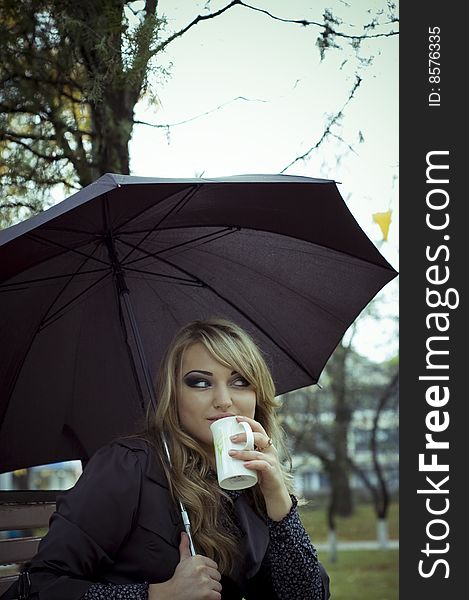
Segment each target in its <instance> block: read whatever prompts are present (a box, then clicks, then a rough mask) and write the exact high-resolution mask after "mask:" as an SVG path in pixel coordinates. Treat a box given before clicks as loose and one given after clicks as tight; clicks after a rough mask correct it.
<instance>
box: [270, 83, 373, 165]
mask: <svg viewBox="0 0 469 600" xmlns="http://www.w3.org/2000/svg"><path fill="white" fill-rule="evenodd" d="M361 82H362V78H361V77H359V76H357V78H356V80H355V84H354V86H353V88H352V90H351V91H350V94H349V96H348V98H347V100H346V102H345V104H344V105H343V106H342V108H341V109H340V110H339V112H337V113H336V114H335V115H334V116H333V117H332V119H331V120H330V121H329V124H328V125H327V127H326V129H325V130H324V131H323V133H322V135H321V137H320V138H319V140H318V141H317V142H316V144H315V145H314V146H312V147H311V148H309V150H307V151H306V152H305V153H304V154H302V155H301V156H297V157H296V158H295V159H294V160H292V161H291V162H290V163H289V164H288V165H287V166H286V167H284V168H283V169H282V170H281V171H280V173H284V172H285V171H286V170H287V169H289V168H290V167H292V166H293V165H294V164H295V163H297V162H299V161H300V160H306V159H307V158H308V156H309V155H310V154H311V152H313V151H314V150H317V149H318V148H319V146H320V145H321V144H322V143H323V142H324V140H325V139H326V138H327V136H328V135H332V132H331V129H332V127H334V125H335V124H336V123H337V122H338V121H339V120H340V119H341V117H342V116H343V113H344V110H345V109H346V108H347V106H348V105H349V104H350V102H351V101H352V98H353V97H354V96H355V93H356V91H357V90H358V88H359V87H360V84H361Z"/></svg>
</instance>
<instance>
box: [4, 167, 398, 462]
mask: <svg viewBox="0 0 469 600" xmlns="http://www.w3.org/2000/svg"><path fill="white" fill-rule="evenodd" d="M395 275H396V272H395V270H394V269H393V268H392V267H391V266H390V265H389V264H388V262H387V261H386V260H385V259H384V258H383V257H382V255H381V254H380V253H379V252H378V250H377V249H376V248H375V246H374V245H373V244H372V242H371V241H370V240H369V239H368V238H367V236H366V235H365V234H364V233H363V231H362V230H361V229H360V227H359V226H358V224H357V223H356V221H355V220H354V218H353V217H352V215H351V214H350V212H349V211H348V209H347V207H346V205H345V203H344V202H343V200H342V198H341V196H340V194H339V192H338V190H337V187H336V185H335V183H334V182H333V181H328V180H321V179H309V178H304V177H293V176H282V175H275V176H267V175H249V176H239V177H226V178H221V179H211V180H210V179H156V178H144V177H130V176H122V175H113V174H107V175H104V176H103V177H101V178H100V179H98V180H97V181H96V182H95V183H93V184H91V185H89V186H87V187H85V188H84V189H83V190H81V191H80V192H78V193H77V194H75V195H73V196H71V197H70V198H68V199H66V200H64V201H63V202H61V203H59V204H57V205H56V206H54V207H53V208H51V209H49V210H47V211H45V212H43V213H41V214H39V215H37V216H35V217H33V218H31V219H29V220H27V221H25V222H23V223H20V224H18V225H15V226H13V227H11V228H9V229H7V230H5V231H3V232H0V335H1V340H2V348H3V358H2V361H0V457H1V459H0V471H8V470H13V469H16V468H20V467H27V466H32V465H37V464H45V463H50V462H55V461H62V460H67V459H86V458H88V457H89V456H90V455H91V454H93V452H94V451H95V450H96V449H97V448H99V447H100V446H101V445H103V444H105V443H107V442H108V441H109V440H110V439H112V438H114V437H117V436H120V435H123V434H128V433H131V432H133V431H135V430H136V429H138V428H139V427H140V426H141V425H142V423H143V420H144V413H145V409H146V406H147V404H148V402H150V401H154V399H153V400H152V397H151V395H152V394H151V383H150V381H151V374H150V373H149V371H151V372H152V373H153V372H154V371H155V370H156V368H157V365H158V363H159V361H160V358H161V355H162V352H163V351H164V349H165V348H166V346H167V344H168V343H169V341H170V340H171V338H172V336H173V334H174V332H175V331H176V329H178V328H179V327H180V326H181V325H183V324H185V323H187V322H188V321H190V320H193V319H196V318H206V317H209V316H223V317H226V318H229V319H232V320H234V321H236V322H237V323H238V324H239V325H241V326H242V327H244V328H245V329H246V330H248V331H249V332H250V333H251V334H252V335H253V337H254V338H255V339H256V341H257V342H258V343H259V345H260V346H261V348H262V350H263V352H264V354H265V356H266V358H267V361H268V363H269V365H270V367H271V368H272V371H273V374H274V379H275V383H276V386H277V392H278V393H284V392H287V391H289V390H292V389H297V388H300V387H303V386H306V385H310V384H313V383H315V382H316V381H317V380H318V378H319V375H320V373H321V370H322V369H323V367H324V365H325V363H326V361H327V359H328V358H329V356H330V354H331V353H332V351H333V350H334V348H335V346H336V345H337V343H338V342H339V340H340V339H341V338H342V336H343V334H344V332H345V331H346V329H347V328H348V326H349V325H350V324H351V323H352V321H353V320H354V319H355V318H356V317H357V315H358V314H359V312H360V311H361V310H362V309H363V308H364V306H365V305H366V304H367V303H368V302H369V301H370V300H371V299H372V298H373V297H374V296H375V294H376V293H377V292H378V291H379V290H380V289H381V288H382V287H383V286H384V285H385V284H386V283H387V282H389V281H390V280H391V279H393V278H394V277H395Z"/></svg>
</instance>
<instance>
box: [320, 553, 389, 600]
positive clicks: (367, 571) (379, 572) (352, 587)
mask: <svg viewBox="0 0 469 600" xmlns="http://www.w3.org/2000/svg"><path fill="white" fill-rule="evenodd" d="M319 558H320V560H321V562H322V563H323V565H324V567H325V569H326V571H327V572H328V574H329V577H330V578H331V585H330V589H331V600H398V598H399V551H398V550H347V551H340V552H339V560H338V561H337V562H335V563H331V562H330V561H329V559H328V557H327V553H325V552H322V553H320V557H319Z"/></svg>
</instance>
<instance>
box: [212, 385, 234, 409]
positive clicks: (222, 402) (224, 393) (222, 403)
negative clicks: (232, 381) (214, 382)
mask: <svg viewBox="0 0 469 600" xmlns="http://www.w3.org/2000/svg"><path fill="white" fill-rule="evenodd" d="M232 404H233V401H232V399H231V393H230V390H229V388H228V387H227V386H226V385H219V386H217V387H216V388H215V393H214V397H213V406H214V407H215V408H223V409H226V408H228V407H229V406H231V405H232Z"/></svg>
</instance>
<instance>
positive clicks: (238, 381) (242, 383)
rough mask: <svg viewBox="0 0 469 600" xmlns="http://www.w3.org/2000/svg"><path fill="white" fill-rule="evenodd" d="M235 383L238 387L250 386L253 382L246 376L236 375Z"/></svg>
mask: <svg viewBox="0 0 469 600" xmlns="http://www.w3.org/2000/svg"><path fill="white" fill-rule="evenodd" d="M233 385H234V386H236V387H248V386H250V385H251V384H250V383H249V381H248V380H247V379H244V377H236V379H234V380H233Z"/></svg>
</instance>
